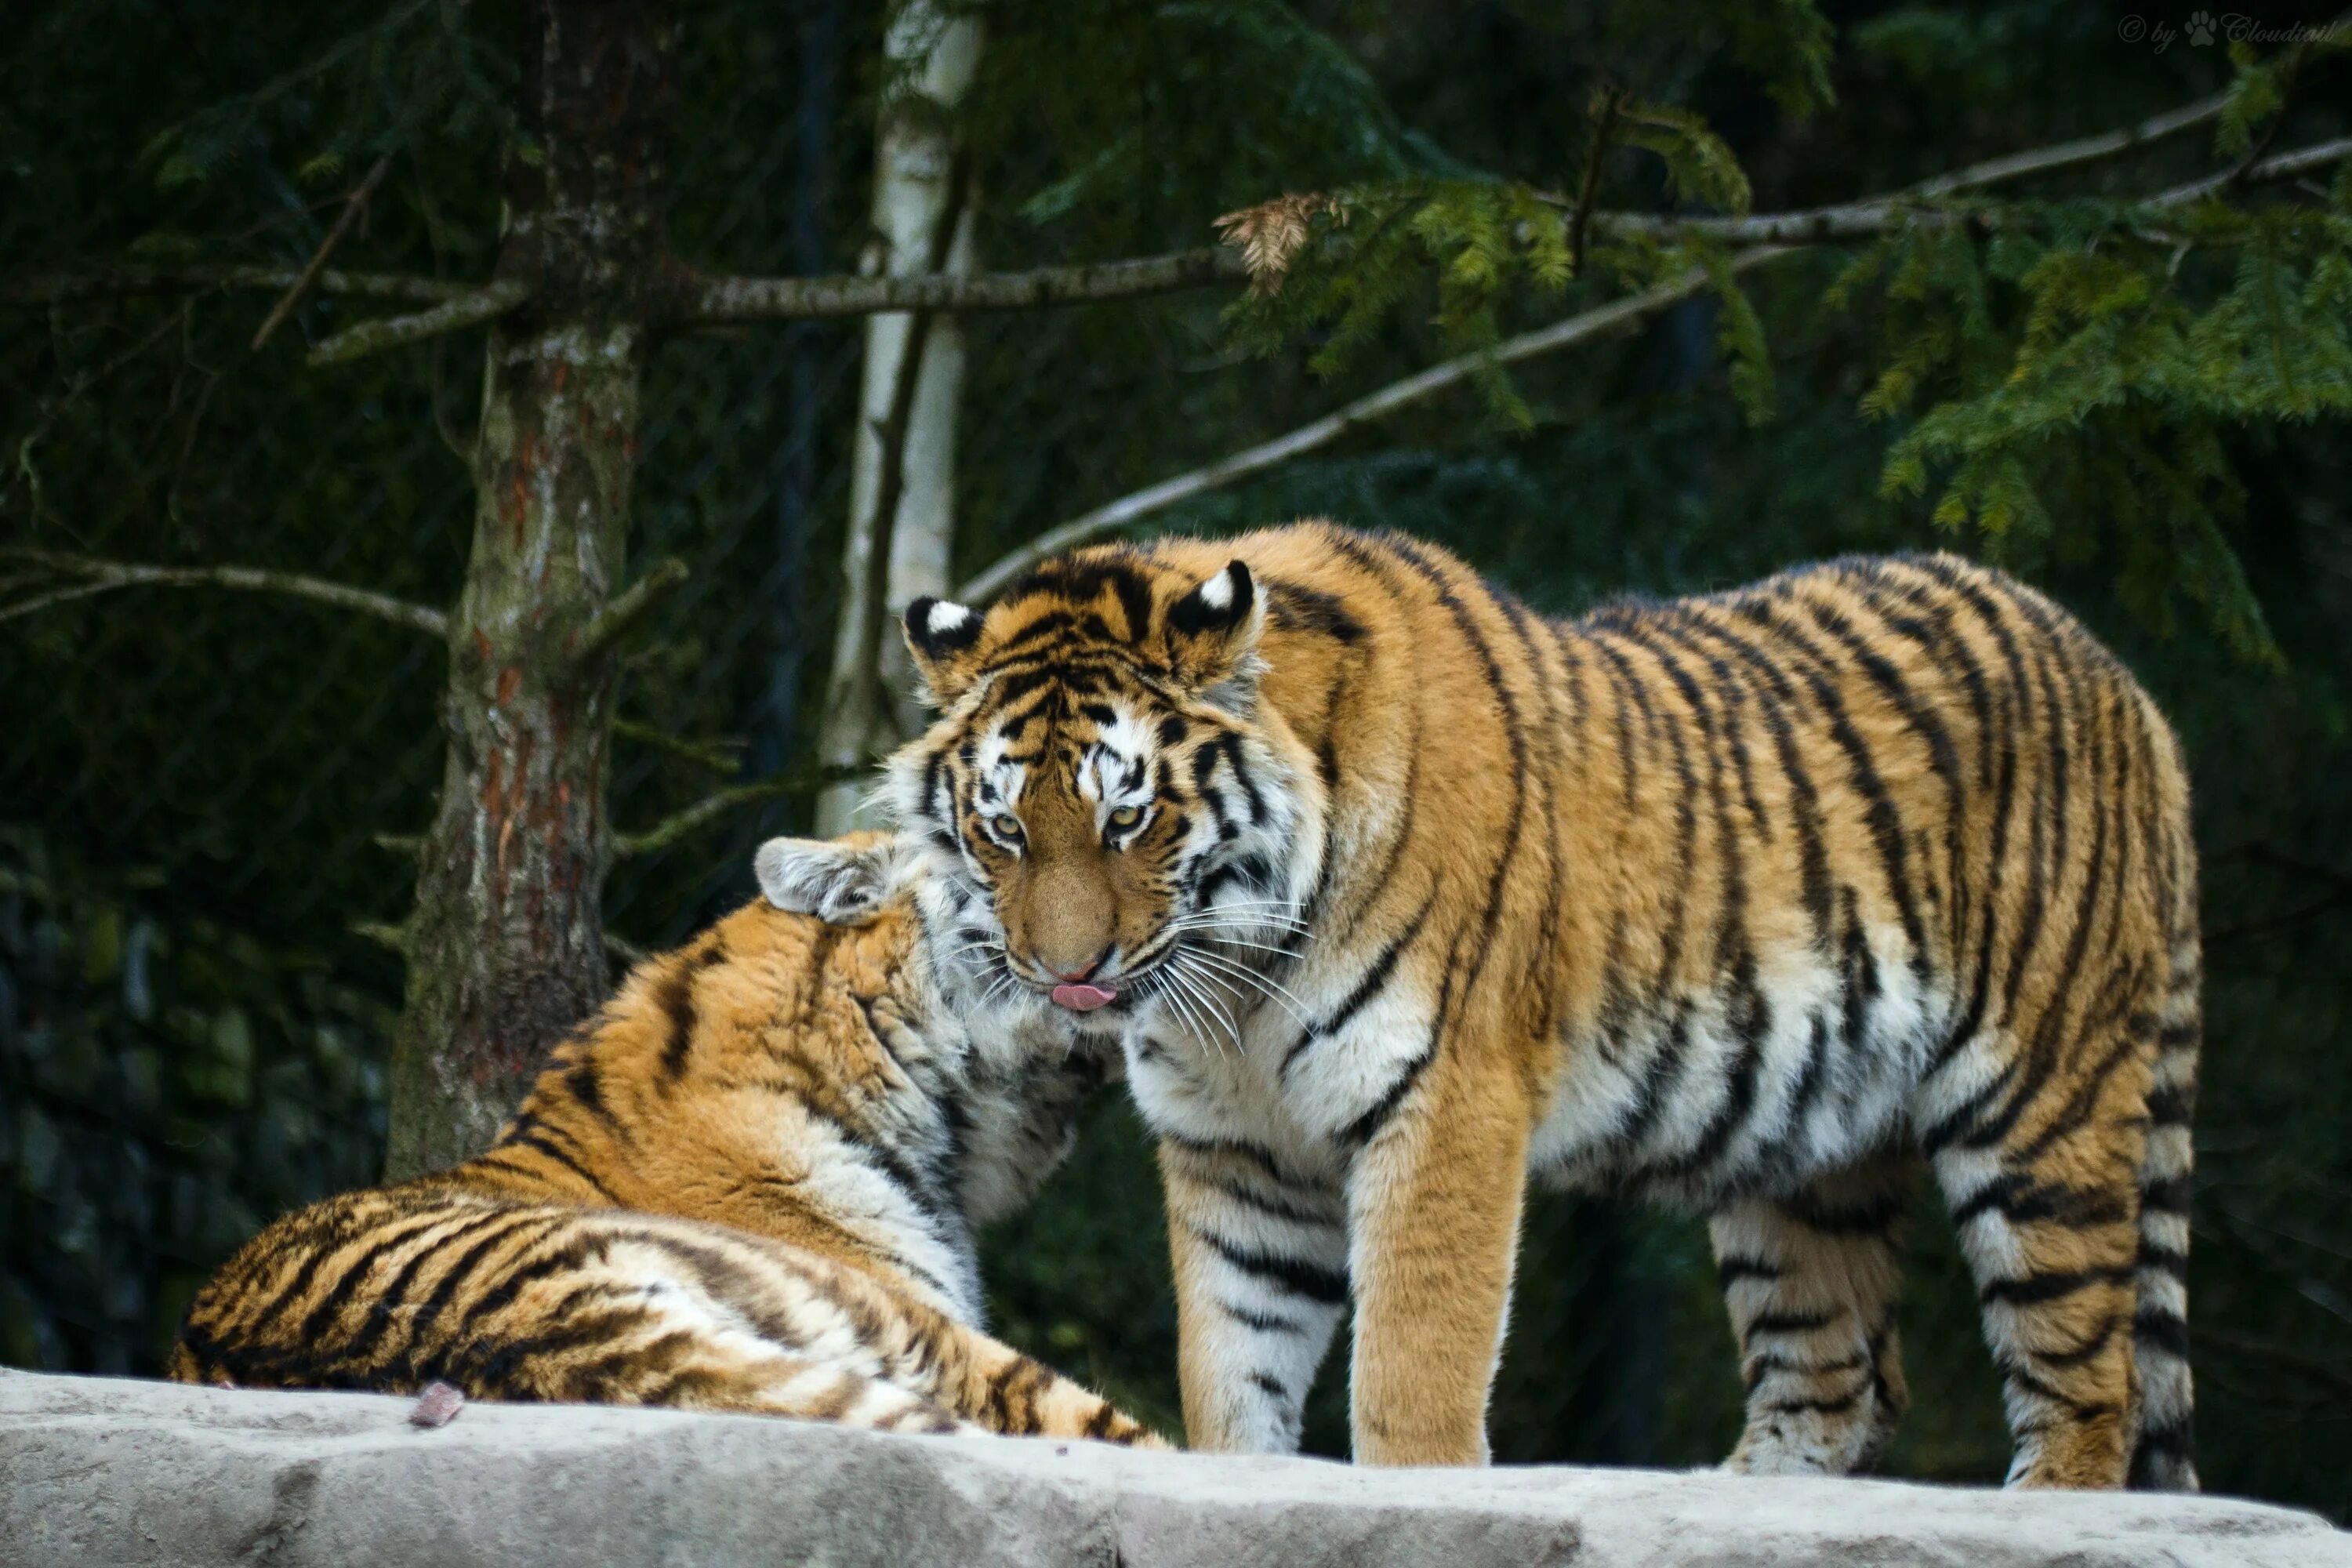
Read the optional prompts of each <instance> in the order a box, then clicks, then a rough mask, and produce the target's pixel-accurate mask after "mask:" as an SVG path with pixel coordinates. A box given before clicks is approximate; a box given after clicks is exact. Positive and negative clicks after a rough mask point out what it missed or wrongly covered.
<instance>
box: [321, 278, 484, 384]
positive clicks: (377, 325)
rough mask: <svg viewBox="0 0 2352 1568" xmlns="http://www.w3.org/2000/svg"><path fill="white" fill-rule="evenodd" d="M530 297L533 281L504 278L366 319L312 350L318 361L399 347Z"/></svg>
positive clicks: (474, 323) (481, 318) (470, 324)
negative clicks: (421, 306)
mask: <svg viewBox="0 0 2352 1568" xmlns="http://www.w3.org/2000/svg"><path fill="white" fill-rule="evenodd" d="M529 298H530V284H529V283H526V282H525V281H523V280H522V279H520V278H501V279H499V280H498V281H496V282H494V283H486V284H484V285H483V286H482V287H481V288H479V289H473V290H471V291H469V292H467V293H464V294H460V295H457V297H456V298H454V299H450V300H443V301H442V302H441V303H440V304H438V305H436V306H435V307H433V309H431V310H419V311H418V312H417V313H416V314H415V315H413V316H389V317H386V318H384V319H383V320H381V321H362V322H361V323H360V324H359V325H358V326H356V327H348V328H345V329H344V330H343V331H340V332H337V333H336V334H335V335H334V336H332V337H331V338H325V339H322V340H320V342H319V344H318V346H317V347H315V348H313V349H312V350H311V351H310V363H312V364H314V365H321V364H341V363H343V362H345V361H346V360H355V359H358V358H360V357H362V355H365V354H372V353H380V352H381V351H383V350H384V349H389V348H398V347H400V346H402V345H404V344H406V343H417V342H424V341H425V339H427V338H435V337H439V336H440V335H441V334H442V333H443V332H457V331H464V330H465V329H466V328H467V327H478V326H480V325H482V324H483V323H484V322H486V321H497V320H498V319H499V317H500V316H503V315H505V314H506V313H507V312H508V311H509V310H513V309H514V308H515V307H516V306H517V305H520V304H521V303H522V302H523V301H524V300H527V299H529Z"/></svg>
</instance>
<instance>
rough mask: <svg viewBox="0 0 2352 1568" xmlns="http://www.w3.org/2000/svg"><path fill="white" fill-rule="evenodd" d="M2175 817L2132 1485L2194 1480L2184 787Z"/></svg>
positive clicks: (2142, 1265)
mask: <svg viewBox="0 0 2352 1568" xmlns="http://www.w3.org/2000/svg"><path fill="white" fill-rule="evenodd" d="M2181 794H2182V796H2183V798H2182V799H2181V800H2180V801H2179V805H2178V809H2177V811H2173V812H2168V813H2167V814H2166V815H2167V816H2168V817H2169V818H2170V826H2169V834H2168V837H2170V839H2171V842H2170V843H2169V844H2168V845H2167V846H2165V858H2166V859H2167V860H2168V863H2169V870H2170V873H2171V874H2170V875H2169V876H2168V877H2167V878H2166V879H2165V880H2166V882H2167V883H2168V884H2169V892H2170V895H2171V896H2170V898H2169V899H2168V900H2167V901H2168V925H2169V930H2168V933H2167V956H2168V963H2167V973H2166V978H2165V988H2164V992H2163V997H2162V1001H2161V1003H2160V1005H2158V1009H2157V1016H2156V1059H2155V1064H2154V1068H2153V1072H2152V1075H2151V1079H2150V1082H2149V1085H2148V1096H2147V1122H2148V1126H2147V1145H2146V1149H2145V1152H2143V1153H2142V1154H2141V1156H2140V1166H2139V1266H2138V1291H2139V1306H2138V1310H2137V1313H2136V1314H2135V1316H2134V1319H2133V1324H2132V1340H2133V1351H2134V1355H2135V1359H2136V1360H2137V1364H2138V1370H2139V1402H2138V1408H2137V1417H2138V1418H2137V1422H2136V1423H2135V1427H2136V1429H2135V1431H2134V1433H2133V1443H2132V1460H2131V1471H2130V1480H2129V1483H2128V1484H2129V1485H2131V1486H2132V1487H2134V1488H2137V1489H2146V1490H2156V1491H2195V1490H2196V1489H2197V1462H2196V1438H2195V1426H2194V1421H2193V1415H2194V1411H2195V1403H2196V1402H2195V1397H2194V1394H2193V1391H2192V1389H2191V1387H2190V1382H2189V1176H2190V1173H2191V1171H2192V1169H2193V1168H2194V1164H2195V1160H2196V1152H2195V1149H2194V1146H2193V1144H2192V1142H2191V1141H2190V1123H2191V1122H2192V1121H2193V1120H2194V1118H2195V1115H2196V1110H2197V1066H2198V1055H2199V1052H2200V1048H2201V1047H2202V1044H2203V1038H2204V1008H2203V1003H2202V1000H2201V991H2202V985H2203V979H2204V975H2203V959H2202V953H2201V943H2200V939H2199V934H2198V915H2197V860H2196V849H2195V847H2194V845H2193V843H2192V842H2191V841H2190V839H2189V826H2188V812H2187V805H2186V800H2185V795H2186V790H2185V788H2184V789H2183V790H2182V792H2181Z"/></svg>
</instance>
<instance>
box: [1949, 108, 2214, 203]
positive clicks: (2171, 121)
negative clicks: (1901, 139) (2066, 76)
mask: <svg viewBox="0 0 2352 1568" xmlns="http://www.w3.org/2000/svg"><path fill="white" fill-rule="evenodd" d="M2229 102H2230V95H2229V93H2228V92H2227V91H2226V90H2225V91H2221V92H2217V93H2214V94H2213V95H2212V96H2211V97H2210V98H2200V99H2199V100H2197V101H2196V102H2194V103H2184V104H2182V105H2181V106H2180V107H2179V108H2178V109H2173V110H2166V111H2165V112H2164V113H2162V114H2154V115H2150V116H2149V117H2148V118H2147V119H2146V120H2143V121H2140V122H2139V123H2138V124H2137V125H2126V126H2124V127H2122V128H2121V129H2120V130H2116V131H2105V132H2100V133H2099V134H2098V135H2096V136H2084V137H2082V138H2080V139H2078V140H2076V141H2073V142H2056V143H2054V144H2053V145H2051V146H2048V147H2036V148H2033V149H2032V150H2030V151H2028V152H2023V153H2008V154H2006V155H2004V156H2002V157H1999V158H1988V159H1986V160H1985V161H1984V162H1983V163H1970V164H1969V165H1968V166H1967V167H1966V168H1963V169H1955V170H1953V171H1952V172H1951V173H1949V174H1938V175H1937V176H1936V177H1935V178H1934V179H1932V180H1923V181H1921V182H1920V183H1919V184H1916V185H1914V186H1912V187H1911V194H1912V195H1915V196H1942V195H1950V194H1951V193H1953V192H1954V191H1971V190H1977V189H1979V188H1981V187H1982V186H1985V185H1997V184H2001V183H2003V182H2004V181H2008V180H2021V179H2026V178H2029V177H2030V176H2032V175H2035V174H2053V173H2055V172H2056V171H2058V170H2060V169H2079V168H2082V167H2084V166H2085V165H2087V164H2092V163H2105V162H2106V161H2107V160H2108V159H2110V158H2121V157H2124V156H2126V155H2127V154H2129V153H2137V152H2138V151H2139V150H2140V149H2141V148H2143V147H2147V146H2151V145H2153V144H2154V143H2156V142H2161V141H2163V140H2165V139H2166V138H2167V137H2169V136H2177V135H2179V133H2180V132H2183V131H2193V130H2195V129H2196V128H2197V127H2198V126H2200V125H2202V124H2204V123H2205V122H2206V121H2210V120H2212V119H2214V118H2215V117H2216V116H2218V115H2220V113H2221V110H2223V109H2225V108H2227V107H2228V106H2229Z"/></svg>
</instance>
